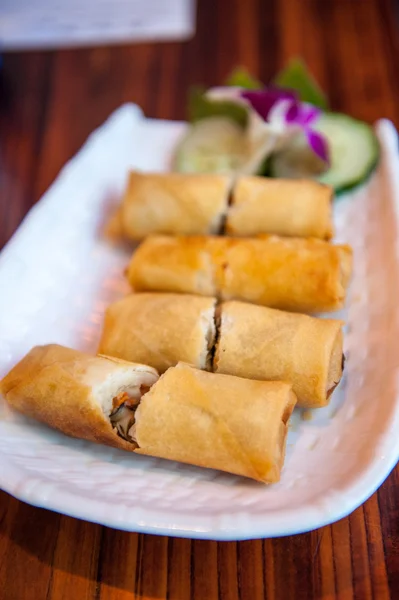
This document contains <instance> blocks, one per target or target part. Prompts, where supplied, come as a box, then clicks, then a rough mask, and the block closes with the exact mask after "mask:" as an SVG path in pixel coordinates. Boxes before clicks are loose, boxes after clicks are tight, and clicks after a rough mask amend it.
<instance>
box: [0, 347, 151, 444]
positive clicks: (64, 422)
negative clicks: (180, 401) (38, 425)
mask: <svg viewBox="0 0 399 600" xmlns="http://www.w3.org/2000/svg"><path fill="white" fill-rule="evenodd" d="M157 379H158V373H157V372H156V370H155V369H153V368H152V367H147V366H144V365H138V364H133V363H128V362H126V361H124V360H119V359H117V358H110V357H106V356H90V355H88V354H84V353H83V352H78V351H77V350H72V349H70V348H65V347H64V346H58V345H56V344H50V345H48V346H36V347H35V348H33V349H32V350H31V351H30V352H29V353H28V354H27V355H26V356H25V357H24V358H23V359H22V360H21V361H20V362H19V363H18V364H17V365H16V366H15V367H14V368H13V369H12V370H11V371H10V372H9V373H8V375H6V376H5V377H4V379H3V380H2V381H1V382H0V393H1V394H2V395H3V396H4V398H5V399H6V401H7V402H8V403H9V404H10V405H11V406H12V407H13V408H15V409H16V410H18V411H19V412H21V413H23V414H25V415H27V416H29V417H32V418H34V419H37V420H38V421H41V422H43V423H46V424H47V425H50V427H54V428H55V429H59V430H60V431H62V432H63V433H66V434H67V435H70V436H72V437H76V438H83V439H86V440H90V441H92V442H97V443H99V444H107V445H108V446H115V447H116V448H122V449H123V450H131V449H132V444H131V443H129V441H128V440H129V429H130V427H131V425H132V424H133V422H134V418H133V419H132V417H131V414H132V411H129V410H124V406H122V404H124V405H127V406H131V407H132V408H133V407H137V404H138V402H139V401H140V398H141V396H142V394H143V393H145V392H146V391H147V390H148V388H150V387H151V386H152V385H153V384H154V383H155V382H156V381H157ZM111 415H113V417H112V421H113V424H112V423H111V420H110V416H111ZM118 431H119V432H120V435H118V434H117V432H118ZM121 436H124V437H125V438H126V439H124V437H121Z"/></svg>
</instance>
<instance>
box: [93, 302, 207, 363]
mask: <svg viewBox="0 0 399 600" xmlns="http://www.w3.org/2000/svg"><path fill="white" fill-rule="evenodd" d="M215 304H216V299H215V298H207V297H204V296H190V295H186V294H145V293H144V294H131V295H130V296H127V297H126V298H123V299H122V300H119V301H118V302H114V303H113V304H111V305H110V306H109V307H108V308H107V310H106V313H105V319H104V327H103V334H102V338H101V341H100V346H99V350H98V351H99V352H100V353H101V354H109V355H111V356H117V357H120V358H123V359H125V360H132V361H133V362H139V363H144V364H147V365H151V366H152V367H155V368H156V369H157V370H158V371H159V372H160V373H163V372H164V371H166V369H168V368H169V367H171V366H174V365H176V363H178V362H179V361H182V362H187V363H189V364H192V365H194V366H195V367H198V368H199V369H206V368H209V364H208V363H209V357H210V350H211V348H213V345H214V338H215V320H214V313H215Z"/></svg>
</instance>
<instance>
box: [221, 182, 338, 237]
mask: <svg viewBox="0 0 399 600" xmlns="http://www.w3.org/2000/svg"><path fill="white" fill-rule="evenodd" d="M332 198H333V190H332V188H331V187H329V186H327V185H323V184H321V183H318V182H317V181H311V180H305V179H303V180H290V179H272V178H267V177H250V176H249V177H240V178H239V179H238V180H237V181H236V183H235V186H234V189H233V197H232V205H231V206H230V207H229V210H228V213H227V220H226V233H227V234H228V235H239V236H251V235H256V234H259V233H267V234H276V235H281V236H293V237H315V238H320V239H326V240H329V239H330V238H331V237H332V235H333V224H332Z"/></svg>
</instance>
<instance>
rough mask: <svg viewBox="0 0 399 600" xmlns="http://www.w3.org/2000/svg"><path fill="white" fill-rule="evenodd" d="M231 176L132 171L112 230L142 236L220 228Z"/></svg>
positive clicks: (112, 223) (203, 231)
mask: <svg viewBox="0 0 399 600" xmlns="http://www.w3.org/2000/svg"><path fill="white" fill-rule="evenodd" d="M229 191H230V178H229V177H226V176H223V175H183V174H179V173H167V174H165V173H137V172H132V173H130V176H129V181H128V185H127V189H126V192H125V195H124V197H123V200H122V204H121V206H120V208H119V209H118V212H117V213H116V215H114V217H113V218H112V221H111V223H110V224H109V226H108V233H110V234H111V235H113V236H115V237H116V236H121V237H125V238H127V239H130V240H141V239H143V238H145V237H146V236H147V235H149V234H150V233H165V234H177V233H186V234H201V233H217V232H219V230H220V228H221V226H222V222H223V219H224V216H225V213H226V210H227V203H228V196H229Z"/></svg>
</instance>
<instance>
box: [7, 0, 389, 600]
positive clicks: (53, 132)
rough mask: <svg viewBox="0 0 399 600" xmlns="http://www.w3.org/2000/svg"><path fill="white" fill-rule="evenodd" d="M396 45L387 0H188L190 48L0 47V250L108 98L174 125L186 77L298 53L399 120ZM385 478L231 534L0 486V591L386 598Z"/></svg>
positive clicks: (196, 78) (104, 596) (343, 102)
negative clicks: (332, 514)
mask: <svg viewBox="0 0 399 600" xmlns="http://www.w3.org/2000/svg"><path fill="white" fill-rule="evenodd" d="M398 41H399V35H398V21H397V14H396V8H395V5H394V4H393V3H391V2H390V1H389V0H352V1H351V0H301V1H299V0H270V1H266V0H263V1H262V0H245V1H244V0H230V1H228V0H226V1H223V0H199V1H198V18H197V33H196V36H195V37H194V38H193V39H192V40H190V41H188V42H184V43H162V44H140V45H123V46H115V47H101V48H100V47H99V48H91V49H74V50H63V51H55V52H39V51H37V52H29V53H10V54H5V55H4V60H3V68H2V71H1V72H0V73H1V75H0V77H1V89H0V105H1V106H0V136H1V146H0V161H1V162H0V247H1V246H2V245H4V244H5V243H6V242H7V240H8V239H9V238H10V236H11V235H12V233H13V232H14V231H15V229H16V228H17V227H18V225H19V223H20V222H21V220H22V219H23V217H24V215H25V214H26V212H27V211H28V210H29V208H30V207H31V206H32V205H33V204H34V203H35V202H36V201H37V200H38V199H39V198H40V196H41V195H42V194H43V192H44V191H45V190H46V189H47V188H48V186H49V185H50V184H51V182H52V181H53V180H54V178H55V177H56V175H57V173H58V172H59V170H60V168H61V167H62V166H63V165H64V163H65V162H66V161H67V160H68V159H69V158H70V157H72V156H73V155H74V153H75V152H76V151H77V150H78V149H79V147H80V146H81V145H82V144H83V142H84V141H85V139H86V137H87V136H88V135H89V133H90V132H91V131H92V130H93V129H94V128H95V127H97V126H99V125H100V124H101V123H102V122H103V121H104V120H105V119H106V118H107V117H108V115H109V114H110V113H111V112H112V111H113V110H114V109H115V108H117V107H118V106H120V105H121V104H122V103H123V102H128V101H133V102H137V103H138V104H140V105H141V106H142V107H143V109H144V111H145V113H146V115H148V116H151V117H162V118H167V119H182V118H184V116H185V102H186V93H187V89H188V87H189V86H190V85H191V84H193V83H203V84H205V85H213V84H217V83H219V82H220V81H221V80H222V78H223V77H224V76H225V75H226V74H227V73H228V72H229V70H230V69H232V67H233V66H235V65H236V64H245V65H246V66H247V67H248V68H249V69H250V70H251V71H252V72H253V73H254V74H255V75H257V76H259V78H260V79H262V80H263V81H268V80H269V79H270V78H271V76H272V75H273V74H275V73H276V71H277V69H278V68H280V67H281V66H282V65H283V64H284V63H285V61H286V60H287V59H288V58H289V57H291V56H293V55H301V56H302V57H303V58H304V59H305V60H306V62H307V63H308V64H309V65H310V67H311V69H312V71H313V72H314V74H315V75H316V77H317V79H318V80H319V82H320V83H321V85H322V86H323V88H324V89H325V90H326V92H327V93H328V95H329V97H330V99H331V102H332V106H333V108H334V109H335V110H341V111H346V112H349V113H350V114H352V115H354V116H357V117H359V118H361V119H365V120H367V121H369V122H373V121H374V120H376V119H377V118H379V117H387V118H390V119H392V120H393V121H394V122H395V124H396V125H397V126H399V102H398V98H399V70H398V59H399V53H398ZM0 293H1V291H0ZM376 401H378V399H376ZM0 469H1V465H0ZM398 474H399V470H398V468H396V469H395V470H394V471H393V472H392V474H391V475H390V477H389V478H388V479H387V481H386V482H385V483H384V484H383V485H382V486H381V488H380V489H379V490H378V492H376V493H375V494H374V495H373V496H372V497H371V498H370V499H369V500H368V501H367V502H366V503H365V504H364V505H363V506H361V507H360V508H359V509H358V510H356V511H355V512H354V513H353V514H351V515H350V516H349V517H348V518H345V519H342V520H341V521H339V522H338V523H335V524H333V525H331V526H328V527H324V528H323V529H320V530H317V531H313V532H311V533H306V534H303V535H297V536H292V537H287V538H279V539H268V540H253V541H245V542H239V543H235V542H221V543H216V542H208V541H191V540H184V539H177V538H176V539H174V538H166V537H157V536H150V535H137V534H129V533H124V532H119V531H114V530H111V529H107V528H106V527H101V526H99V525H95V524H91V523H85V522H82V521H77V520H75V519H72V518H69V517H65V516H61V515H58V514H55V513H51V512H48V511H46V510H43V509H40V508H34V507H31V506H28V505H26V504H24V503H22V502H19V501H17V500H15V499H14V498H12V497H10V496H8V495H7V494H5V493H3V492H0V600H3V599H4V600H24V599H27V600H32V599H33V600H41V599H47V600H51V599H57V600H61V599H65V600H70V599H73V600H84V599H86V598H87V599H97V600H117V599H121V598H123V599H125V598H126V599H143V600H144V599H157V598H160V599H163V598H168V599H169V600H172V599H178V600H185V599H187V600H194V599H195V600H197V599H200V600H213V599H220V600H221V599H223V600H227V599H228V600H261V599H263V598H267V599H268V600H279V599H282V600H290V599H292V598H298V599H302V598H303V599H304V600H308V599H313V598H322V599H326V600H327V599H328V600H330V599H333V598H340V599H341V598H342V599H344V600H346V599H348V600H349V599H352V598H354V599H357V600H368V599H371V598H376V599H378V600H383V599H385V598H390V597H391V598H399V481H398Z"/></svg>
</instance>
